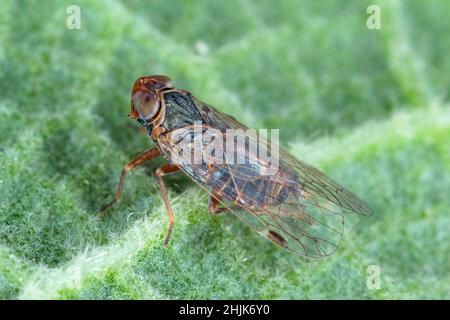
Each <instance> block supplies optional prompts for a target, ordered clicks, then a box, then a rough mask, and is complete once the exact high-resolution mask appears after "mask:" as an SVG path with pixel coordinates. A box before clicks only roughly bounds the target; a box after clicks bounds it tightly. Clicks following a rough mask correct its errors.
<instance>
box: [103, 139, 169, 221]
mask: <svg viewBox="0 0 450 320" xmlns="http://www.w3.org/2000/svg"><path fill="white" fill-rule="evenodd" d="M159 154H160V153H159V150H158V149H157V148H156V147H155V148H152V149H150V150H147V151H145V152H143V153H141V154H140V155H138V156H137V157H136V158H134V159H133V160H131V161H130V162H129V163H128V164H127V165H126V166H125V167H123V169H122V172H121V173H120V179H119V184H118V185H117V188H116V193H115V195H114V198H113V199H112V200H111V201H110V202H108V203H107V204H105V205H104V206H102V207H101V208H100V216H101V217H103V216H104V214H105V210H106V209H108V208H110V207H111V206H112V205H113V204H114V203H116V202H117V201H118V200H119V199H120V197H121V196H122V190H123V186H124V184H125V178H126V175H127V173H128V172H129V171H131V170H133V169H134V168H136V167H138V166H140V165H142V164H143V163H144V162H146V161H149V160H152V159H154V158H155V157H157V156H159Z"/></svg>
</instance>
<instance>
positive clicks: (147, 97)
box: [132, 90, 159, 120]
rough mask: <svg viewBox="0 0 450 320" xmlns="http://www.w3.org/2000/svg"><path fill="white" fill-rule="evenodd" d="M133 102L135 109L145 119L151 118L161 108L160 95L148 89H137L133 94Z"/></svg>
mask: <svg viewBox="0 0 450 320" xmlns="http://www.w3.org/2000/svg"><path fill="white" fill-rule="evenodd" d="M132 103H133V106H134V109H135V110H136V111H137V112H138V113H139V116H140V117H141V118H142V119H144V120H148V119H151V118H152V117H153V116H154V115H155V114H156V113H157V112H158V110H159V99H158V96H157V95H155V94H151V93H150V92H147V91H141V90H139V91H136V92H135V93H134V94H133V97H132Z"/></svg>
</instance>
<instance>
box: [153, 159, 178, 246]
mask: <svg viewBox="0 0 450 320" xmlns="http://www.w3.org/2000/svg"><path fill="white" fill-rule="evenodd" d="M179 170H180V168H179V167H178V166H176V165H174V164H164V165H162V166H161V167H159V168H158V169H156V171H155V176H156V181H158V185H159V190H160V191H161V195H162V197H163V202H164V205H165V206H166V211H167V214H168V216H169V230H168V232H167V236H166V239H164V245H165V246H167V245H168V244H169V240H170V236H171V235H172V230H173V224H174V215H173V211H172V208H171V207H170V203H169V198H168V197H167V189H166V185H165V184H164V181H163V178H162V177H163V176H165V175H168V174H171V173H175V172H177V171H179Z"/></svg>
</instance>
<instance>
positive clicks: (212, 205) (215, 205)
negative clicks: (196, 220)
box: [208, 194, 230, 214]
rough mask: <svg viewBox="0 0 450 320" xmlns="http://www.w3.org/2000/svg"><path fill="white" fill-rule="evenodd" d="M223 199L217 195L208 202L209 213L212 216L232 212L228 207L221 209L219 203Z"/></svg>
mask: <svg viewBox="0 0 450 320" xmlns="http://www.w3.org/2000/svg"><path fill="white" fill-rule="evenodd" d="M221 199H222V197H221V196H219V195H217V194H215V195H214V196H212V195H211V196H210V197H209V200H208V211H209V213H210V214H219V213H222V212H228V211H230V209H229V208H227V207H221V208H219V201H220V200H221Z"/></svg>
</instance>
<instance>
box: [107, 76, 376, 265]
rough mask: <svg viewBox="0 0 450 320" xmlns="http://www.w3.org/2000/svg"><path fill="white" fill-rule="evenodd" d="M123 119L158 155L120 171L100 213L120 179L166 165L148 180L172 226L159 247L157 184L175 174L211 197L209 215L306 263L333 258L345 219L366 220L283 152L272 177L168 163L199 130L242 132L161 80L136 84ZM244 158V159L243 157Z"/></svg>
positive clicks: (327, 182)
mask: <svg viewBox="0 0 450 320" xmlns="http://www.w3.org/2000/svg"><path fill="white" fill-rule="evenodd" d="M130 117H132V118H134V119H137V120H138V121H139V122H140V123H141V124H142V125H143V126H144V127H145V128H146V129H147V130H148V132H149V134H150V136H151V137H152V139H153V141H154V142H155V145H156V148H157V150H156V149H151V150H149V151H147V152H145V153H143V154H142V155H140V156H139V157H137V158H136V159H135V160H133V161H132V162H130V163H129V164H128V165H127V166H126V167H125V168H124V170H123V171H122V176H121V180H120V182H119V186H118V188H117V191H116V196H115V198H114V199H113V201H112V202H110V203H109V204H108V205H106V206H105V207H104V208H103V209H105V208H107V207H109V206H111V205H112V204H113V203H114V202H115V201H117V200H118V199H119V197H120V195H121V191H122V187H123V183H124V179H125V174H126V172H128V171H129V170H131V169H132V168H134V167H135V166H137V165H140V164H141V163H143V162H145V161H146V160H150V159H152V158H154V157H155V156H157V155H158V154H161V155H163V156H164V157H165V158H166V159H167V160H168V161H169V164H168V165H164V166H162V167H161V168H159V169H158V170H157V171H156V172H155V175H156V178H157V181H158V183H159V186H160V189H161V192H162V196H163V200H164V204H165V206H166V209H167V211H168V214H169V219H170V222H171V224H170V227H169V233H168V235H167V237H166V240H165V243H166V244H167V243H168V240H169V238H170V234H171V232H172V227H173V220H174V219H173V212H172V209H171V207H170V204H169V202H168V197H167V192H166V189H165V185H164V183H163V182H162V178H161V177H162V176H163V175H165V174H170V173H173V172H176V171H178V170H180V169H181V170H182V171H183V172H184V173H185V174H187V175H188V176H189V177H190V178H192V179H193V180H194V181H195V182H197V183H198V184H199V185H200V186H201V187H202V188H204V189H205V190H207V191H208V192H209V193H210V195H211V198H210V204H209V209H210V212H212V213H219V212H222V211H232V212H233V213H235V214H236V216H237V217H238V218H240V219H241V220H243V221H244V222H246V223H247V224H249V225H250V226H251V227H252V228H254V229H255V230H256V231H257V232H258V233H260V234H261V235H263V236H264V237H266V238H267V239H269V240H271V241H272V242H274V243H276V244H277V245H279V246H281V247H283V248H285V249H287V250H290V251H292V252H294V253H296V254H299V255H303V256H307V257H314V258H320V257H323V256H327V255H330V254H331V253H333V252H334V251H335V250H336V248H337V247H338V246H339V243H340V241H341V237H342V233H343V216H342V214H343V213H344V212H358V213H362V214H365V215H370V214H371V213H372V211H371V209H370V208H369V207H368V206H367V205H366V204H365V203H364V202H363V201H361V200H359V199H358V198H357V197H356V196H355V195H354V194H352V193H350V192H349V191H347V190H345V189H344V188H342V187H341V186H339V185H338V184H337V183H335V182H334V181H333V180H331V179H330V178H328V177H326V176H325V175H324V174H323V173H322V172H320V171H318V170H317V169H315V168H313V167H311V166H309V165H307V164H305V163H303V162H301V161H298V160H297V159H295V158H294V157H292V156H291V155H289V154H288V153H287V152H285V151H283V150H282V151H281V153H280V165H279V169H278V171H277V172H276V173H274V174H272V175H262V174H261V167H260V166H258V165H249V164H248V162H246V163H244V164H237V163H227V162H226V161H224V162H221V163H217V162H213V163H206V162H205V161H201V162H199V163H190V162H187V161H184V160H183V158H178V157H174V156H173V155H174V151H175V153H176V152H177V150H186V148H184V149H183V147H186V143H188V144H189V143H190V141H193V140H194V139H196V138H197V136H198V135H199V131H196V130H195V128H196V126H197V127H198V125H199V124H200V127H201V130H200V133H201V134H204V133H205V132H208V133H210V134H211V132H212V135H215V134H217V135H219V134H221V138H223V135H222V134H223V133H224V132H225V131H226V130H227V129H242V130H246V129H247V127H245V126H244V125H242V124H240V123H239V122H238V121H237V120H235V119H234V118H233V117H231V116H229V115H226V114H223V113H221V112H219V111H217V110H216V109H214V108H213V107H211V106H209V105H208V104H206V103H203V102H201V101H199V100H198V99H196V98H195V97H194V96H193V95H191V94H190V93H189V92H188V91H185V90H181V89H177V88H174V87H173V85H172V83H171V81H170V79H169V78H168V77H165V76H150V77H142V78H139V79H138V80H136V82H135V84H134V86H133V90H132V97H131V113H130ZM200 139H201V138H200ZM208 141H210V140H208ZM208 141H203V140H202V143H203V147H207V145H206V144H207V143H209V142H208ZM191 150H192V152H194V149H191ZM239 152H240V151H239V150H236V153H239ZM244 154H245V152H244ZM238 156H239V155H238ZM249 156H251V155H249ZM244 157H245V158H246V159H247V157H248V156H247V154H245V156H244ZM184 159H185V158H184ZM127 168H128V169H127ZM219 203H221V204H222V205H223V207H222V208H220V207H218V204H219Z"/></svg>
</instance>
